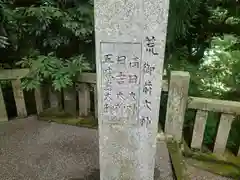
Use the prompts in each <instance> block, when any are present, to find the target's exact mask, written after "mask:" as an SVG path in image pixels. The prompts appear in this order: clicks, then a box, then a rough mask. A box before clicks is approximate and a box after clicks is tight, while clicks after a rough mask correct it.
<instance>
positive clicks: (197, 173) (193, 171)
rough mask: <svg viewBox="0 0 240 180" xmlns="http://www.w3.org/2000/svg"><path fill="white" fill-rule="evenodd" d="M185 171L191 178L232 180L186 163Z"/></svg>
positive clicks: (192, 179) (198, 179)
mask: <svg viewBox="0 0 240 180" xmlns="http://www.w3.org/2000/svg"><path fill="white" fill-rule="evenodd" d="M187 170H188V171H187V172H188V175H189V177H190V179H191V180H232V179H231V178H226V177H222V176H217V175H215V174H212V173H210V172H207V171H204V170H201V169H198V168H195V167H193V166H190V165H187Z"/></svg>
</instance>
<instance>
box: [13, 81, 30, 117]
mask: <svg viewBox="0 0 240 180" xmlns="http://www.w3.org/2000/svg"><path fill="white" fill-rule="evenodd" d="M12 87H13V94H14V98H15V103H16V107H17V114H18V116H19V117H25V116H27V110H26V104H25V100H24V95H23V90H22V88H21V80H20V79H16V80H12Z"/></svg>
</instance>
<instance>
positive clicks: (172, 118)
mask: <svg viewBox="0 0 240 180" xmlns="http://www.w3.org/2000/svg"><path fill="white" fill-rule="evenodd" d="M189 81H190V74H189V73H188V72H181V71H172V72H171V79H170V84H169V91H168V104H167V115H166V122H165V133H166V134H169V135H173V136H174V138H175V139H176V140H177V141H178V142H180V141H181V140H182V130H183V123H184V116H185V111H186V105H187V100H188V88H189Z"/></svg>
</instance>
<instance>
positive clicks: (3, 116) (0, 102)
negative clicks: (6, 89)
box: [0, 85, 8, 122]
mask: <svg viewBox="0 0 240 180" xmlns="http://www.w3.org/2000/svg"><path fill="white" fill-rule="evenodd" d="M5 121H8V115H7V111H6V106H5V101H4V98H3V93H2V88H1V85H0V122H5Z"/></svg>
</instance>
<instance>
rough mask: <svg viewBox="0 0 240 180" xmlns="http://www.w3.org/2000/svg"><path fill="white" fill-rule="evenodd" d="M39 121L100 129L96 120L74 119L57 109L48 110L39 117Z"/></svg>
mask: <svg viewBox="0 0 240 180" xmlns="http://www.w3.org/2000/svg"><path fill="white" fill-rule="evenodd" d="M39 120H42V121H47V122H55V123H59V124H66V125H72V126H79V127H87V128H94V129H96V128H97V127H98V123H97V120H95V119H94V118H91V117H89V118H80V117H73V116H71V115H69V114H66V113H65V112H64V111H59V110H57V109H48V110H47V111H44V112H43V113H41V114H40V115H39Z"/></svg>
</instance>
